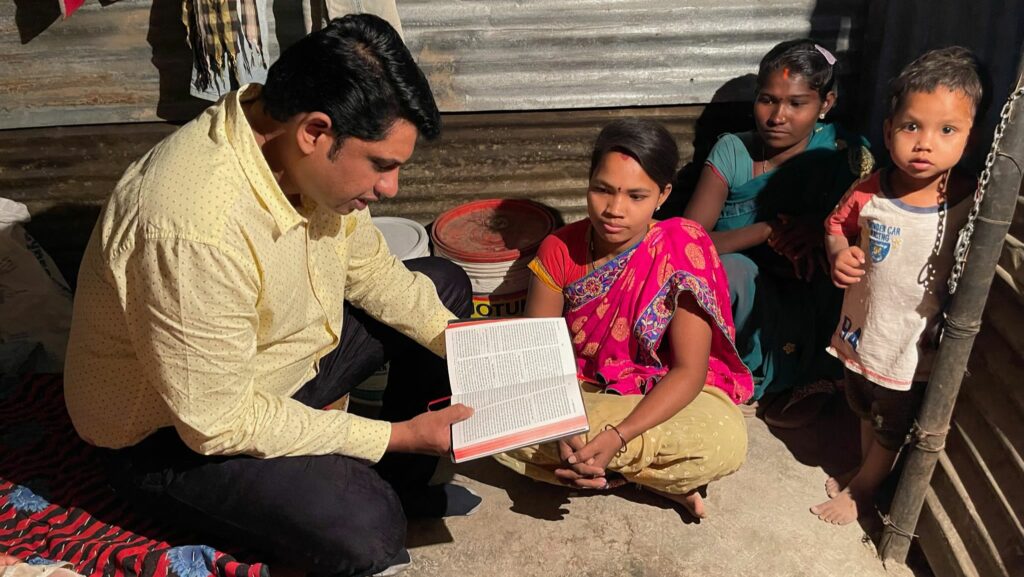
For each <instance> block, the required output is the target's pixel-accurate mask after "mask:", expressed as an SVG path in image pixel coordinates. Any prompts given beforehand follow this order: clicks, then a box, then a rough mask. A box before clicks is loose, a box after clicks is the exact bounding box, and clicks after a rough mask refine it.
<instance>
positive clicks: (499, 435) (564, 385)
mask: <svg viewBox="0 0 1024 577" xmlns="http://www.w3.org/2000/svg"><path fill="white" fill-rule="evenodd" d="M445 343H446V344H447V349H448V373H449V377H450V380H451V386H452V403H463V404H465V405H467V406H469V407H472V408H473V416H472V417H470V418H469V419H467V420H465V421H463V422H461V423H455V424H454V425H452V456H453V460H454V461H455V462H456V463H460V462H462V461H468V460H470V459H476V458H478V457H483V456H486V455H493V454H495V453H501V452H504V451H508V450H511V449H515V448H518V447H524V446H526V445H533V444H536V443H543V442H545V441H551V440H553V439H558V438H561V437H565V436H568V435H574V434H577V433H585V432H586V431H587V430H588V429H589V426H588V424H587V414H586V411H585V410H584V408H583V397H582V395H581V394H580V388H579V383H578V382H577V380H576V360H575V358H574V356H573V351H572V344H571V343H570V342H569V330H568V328H567V327H566V326H565V319H562V318H545V319H497V320H479V321H453V322H452V323H450V324H449V325H448V328H447V329H446V330H445Z"/></svg>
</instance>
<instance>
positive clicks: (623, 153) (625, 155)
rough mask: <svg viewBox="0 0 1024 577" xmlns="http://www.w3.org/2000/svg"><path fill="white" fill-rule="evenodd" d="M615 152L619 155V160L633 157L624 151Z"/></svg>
mask: <svg viewBox="0 0 1024 577" xmlns="http://www.w3.org/2000/svg"><path fill="white" fill-rule="evenodd" d="M615 154H618V155H619V160H632V159H633V157H632V156H630V155H628V154H626V153H625V152H616V153H615Z"/></svg>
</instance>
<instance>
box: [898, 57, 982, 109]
mask: <svg viewBox="0 0 1024 577" xmlns="http://www.w3.org/2000/svg"><path fill="white" fill-rule="evenodd" d="M940 86H944V87H946V88H948V89H950V90H952V91H954V92H962V93H963V94H964V95H965V96H966V97H967V98H968V99H969V100H970V101H971V105H972V107H973V109H974V113H975V114H977V112H978V105H979V104H980V103H981V97H982V88H981V78H979V77H978V59H977V58H975V56H974V53H973V52H971V51H970V50H968V49H966V48H964V47H963V46H950V47H948V48H939V49H937V50H929V51H928V52H925V53H924V54H922V55H921V56H918V58H917V60H914V61H913V62H911V63H910V64H908V65H907V66H906V68H904V69H903V71H902V72H900V75H899V76H897V77H896V78H894V79H893V80H892V82H890V83H889V117H890V118H891V117H893V116H895V115H896V113H897V112H899V110H900V107H901V106H903V102H904V101H905V100H906V99H907V95H908V94H910V93H911V92H935V89H937V88H938V87H940Z"/></svg>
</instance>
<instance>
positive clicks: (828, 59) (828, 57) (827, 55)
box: [814, 44, 836, 66]
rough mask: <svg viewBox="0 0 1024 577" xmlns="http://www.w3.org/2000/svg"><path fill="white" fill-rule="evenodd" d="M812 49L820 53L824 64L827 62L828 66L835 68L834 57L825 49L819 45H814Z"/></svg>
mask: <svg viewBox="0 0 1024 577" xmlns="http://www.w3.org/2000/svg"><path fill="white" fill-rule="evenodd" d="M814 48H815V49H817V51H818V52H821V55H822V56H824V57H825V62H828V65H829V66H835V64H836V57H835V55H833V54H832V53H831V52H829V51H828V49H827V48H825V47H824V46H822V45H821V44H815V45H814Z"/></svg>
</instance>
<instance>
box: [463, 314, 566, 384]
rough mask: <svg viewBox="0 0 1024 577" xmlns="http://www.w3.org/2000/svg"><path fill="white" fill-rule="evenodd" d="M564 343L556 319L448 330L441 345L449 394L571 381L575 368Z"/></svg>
mask: <svg viewBox="0 0 1024 577" xmlns="http://www.w3.org/2000/svg"><path fill="white" fill-rule="evenodd" d="M566 338H567V331H566V329H565V321H564V320H563V319H561V318H550V319H515V320H511V321H498V322H483V323H480V324H467V325H462V326H459V325H454V326H452V327H449V328H448V330H447V331H445V339H446V347H447V351H448V373H449V378H450V381H451V389H452V393H453V394H459V393H468V392H474V391H483V390H488V389H494V388H499V387H506V386H511V385H515V384H518V383H524V382H528V381H534V380H537V379H543V378H547V377H556V376H564V375H575V374H576V362H575V359H574V358H573V354H572V346H571V345H569V346H568V347H567V346H566V345H567V344H568V341H567V340H565V339H566ZM563 340H564V342H563Z"/></svg>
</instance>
